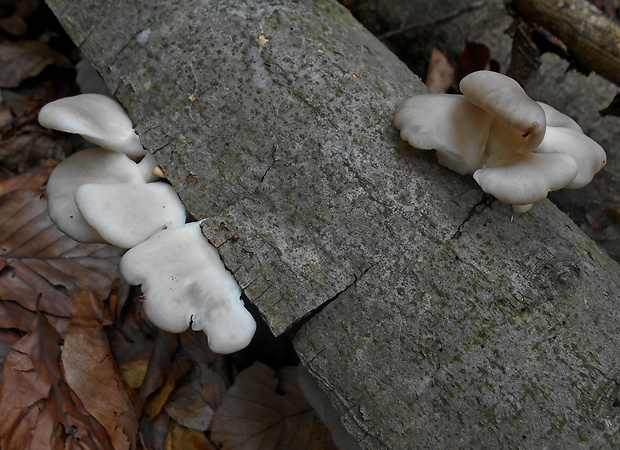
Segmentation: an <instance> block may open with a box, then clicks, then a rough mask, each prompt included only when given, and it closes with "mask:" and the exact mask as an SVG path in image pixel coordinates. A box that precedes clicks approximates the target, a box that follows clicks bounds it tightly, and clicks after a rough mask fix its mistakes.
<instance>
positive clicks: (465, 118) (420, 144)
mask: <svg viewBox="0 0 620 450" xmlns="http://www.w3.org/2000/svg"><path fill="white" fill-rule="evenodd" d="M491 120H492V118H491V116H490V115H489V114H487V113H486V112H485V111H483V110H482V109H481V108H479V107H477V106H476V105H473V104H471V103H470V102H468V101H467V100H466V99H465V98H464V97H463V96H462V95H448V94H444V95H441V94H422V95H416V96H415V97H412V98H410V99H407V100H405V101H404V102H403V103H401V104H400V105H399V106H398V107H397V108H396V114H395V116H394V125H395V126H396V128H398V129H399V130H400V137H401V138H402V139H403V140H405V141H407V142H409V144H411V145H413V146H414V147H417V148H420V149H436V150H437V158H438V160H439V163H440V164H441V165H443V166H445V167H447V168H448V169H450V170H453V171H455V172H457V173H459V174H461V175H464V174H466V173H473V172H474V171H475V170H476V169H478V168H479V167H481V166H482V162H481V160H482V157H483V154H484V149H485V145H486V142H487V139H488V135H489V126H490V124H491Z"/></svg>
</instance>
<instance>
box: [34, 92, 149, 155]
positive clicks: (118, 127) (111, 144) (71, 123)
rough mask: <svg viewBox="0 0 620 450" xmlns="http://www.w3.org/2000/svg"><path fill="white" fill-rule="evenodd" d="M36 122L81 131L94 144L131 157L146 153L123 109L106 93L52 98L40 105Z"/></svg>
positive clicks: (49, 126)
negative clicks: (52, 99) (42, 105)
mask: <svg viewBox="0 0 620 450" xmlns="http://www.w3.org/2000/svg"><path fill="white" fill-rule="evenodd" d="M39 123H40V124H41V125H42V126H44V127H46V128H52V129H54V130H59V131H65V132H67V133H75V134H80V135H82V137H84V139H86V140H87V141H90V142H92V143H93V144H96V145H98V146H100V147H103V148H105V149H107V150H112V151H115V152H119V153H125V154H126V155H128V156H130V157H132V158H133V157H140V156H142V155H144V154H145V150H144V149H143V148H142V144H140V138H139V137H138V135H137V134H136V132H135V131H134V129H133V123H132V122H131V119H130V118H129V116H128V115H127V113H126V112H125V109H123V107H122V106H121V104H120V103H118V102H117V101H116V100H114V99H112V98H110V97H108V96H106V95H101V94H80V95H75V96H73V97H65V98H61V99H58V100H55V101H53V102H51V103H48V104H47V105H45V106H44V107H43V108H41V111H40V112H39Z"/></svg>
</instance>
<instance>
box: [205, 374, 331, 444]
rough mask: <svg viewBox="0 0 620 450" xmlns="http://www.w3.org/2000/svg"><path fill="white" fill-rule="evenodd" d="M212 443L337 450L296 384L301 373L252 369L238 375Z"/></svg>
mask: <svg viewBox="0 0 620 450" xmlns="http://www.w3.org/2000/svg"><path fill="white" fill-rule="evenodd" d="M211 440H212V441H213V442H214V443H216V444H218V445H221V446H223V448H235V449H246V450H249V449H264V448H281V449H298V448H303V449H335V448H336V447H335V445H334V444H333V442H332V441H331V438H330V436H329V432H328V431H327V429H326V428H325V427H324V426H323V424H322V423H321V422H320V420H319V419H318V417H317V416H316V414H315V412H314V410H313V409H312V407H311V406H310V405H309V404H308V402H307V401H306V399H305V397H304V396H303V394H302V393H301V390H300V389H299V386H298V384H297V368H296V367H285V368H284V369H280V370H279V371H278V373H277V374H276V372H275V371H274V370H273V369H271V368H269V367H267V366H266V365H264V364H262V363H259V362H257V363H254V364H253V365H252V366H251V367H250V368H248V369H246V370H244V371H243V372H241V373H240V374H239V376H238V377H237V379H236V380H235V383H234V384H233V385H232V386H231V388H230V389H229V390H228V392H227V393H226V395H225V396H224V401H223V402H222V405H221V406H220V407H219V408H218V410H217V411H216V412H215V419H214V422H213V427H212V429H211Z"/></svg>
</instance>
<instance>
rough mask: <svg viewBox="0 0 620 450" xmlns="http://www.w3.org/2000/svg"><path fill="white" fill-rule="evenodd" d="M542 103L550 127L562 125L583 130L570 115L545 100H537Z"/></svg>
mask: <svg viewBox="0 0 620 450" xmlns="http://www.w3.org/2000/svg"><path fill="white" fill-rule="evenodd" d="M536 103H538V104H539V105H540V107H541V108H542V109H543V111H544V113H545V120H546V121H547V128H548V127H562V128H572V129H574V130H577V131H581V132H583V130H582V129H581V127H580V126H579V124H578V123H577V122H575V121H574V120H573V119H571V118H570V117H568V116H567V115H566V114H564V113H561V112H560V111H558V110H557V109H555V108H554V107H553V106H551V105H547V104H546V103H543V102H536Z"/></svg>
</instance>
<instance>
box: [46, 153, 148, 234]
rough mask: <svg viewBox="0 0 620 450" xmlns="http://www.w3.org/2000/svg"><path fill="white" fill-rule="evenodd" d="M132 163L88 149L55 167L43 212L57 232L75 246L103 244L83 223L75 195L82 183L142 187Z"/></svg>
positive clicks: (137, 171)
mask: <svg viewBox="0 0 620 450" xmlns="http://www.w3.org/2000/svg"><path fill="white" fill-rule="evenodd" d="M142 182H144V181H143V178H142V174H141V173H140V170H139V169H138V166H137V164H136V163H134V162H133V161H132V160H131V159H129V158H128V157H127V155H124V154H122V153H117V152H112V151H109V150H104V149H102V148H91V149H87V150H82V151H80V152H77V153H74V154H73V155H71V156H69V157H68V158H67V159H65V160H64V161H62V162H61V163H60V164H58V165H57V166H56V167H55V168H54V170H53V171H52V173H51V174H50V177H49V180H48V182H47V210H48V213H49V216H50V218H51V219H52V221H53V222H54V223H55V224H56V226H58V228H59V229H60V231H62V232H63V233H65V234H66V235H67V236H69V237H70V238H72V239H75V240H76V241H78V242H84V243H89V242H106V241H105V239H103V238H102V237H101V235H100V234H99V233H98V232H97V231H95V230H94V229H93V228H92V227H91V226H90V225H89V224H88V223H87V222H86V220H85V219H84V217H83V216H82V214H81V213H80V211H79V209H78V207H77V205H76V204H75V191H76V190H77V188H78V187H79V186H81V185H83V184H86V183H105V184H113V183H142Z"/></svg>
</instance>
